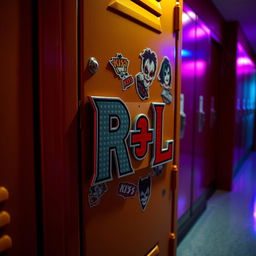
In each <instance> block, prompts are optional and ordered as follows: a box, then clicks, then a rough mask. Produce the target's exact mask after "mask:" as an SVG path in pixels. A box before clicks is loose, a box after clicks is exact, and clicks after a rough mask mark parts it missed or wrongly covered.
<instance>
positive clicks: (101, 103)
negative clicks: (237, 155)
mask: <svg viewBox="0 0 256 256" xmlns="http://www.w3.org/2000/svg"><path fill="white" fill-rule="evenodd" d="M176 4H177V1H174V0H162V1H156V0H137V1H129V0H113V1H109V0H102V1H94V0H83V1H81V6H80V7H81V8H80V19H81V20H80V28H81V29H80V57H81V65H80V68H81V69H80V80H81V83H80V87H81V88H80V98H81V106H82V115H81V129H82V136H81V145H82V155H81V161H82V195H83V196H82V199H83V200H82V204H83V205H82V209H83V212H82V217H83V218H84V222H83V223H84V224H83V225H84V226H83V231H84V232H83V234H84V236H83V241H82V243H83V245H84V255H90V256H102V255H112V256H114V255H116V256H120V255H122V256H126V255H127V256H128V255H129V256H130V255H133V256H136V255H138V256H142V255H171V254H172V253H173V252H172V250H173V248H169V242H170V237H171V238H172V239H173V238H175V234H173V232H174V227H173V225H171V223H172V221H171V220H173V219H174V218H175V212H174V208H175V207H174V206H173V205H174V203H173V202H175V198H173V193H172V189H171V184H172V181H173V180H172V179H171V177H172V174H171V171H172V169H173V165H174V164H175V161H176V160H175V159H177V152H176V147H177V138H175V136H176V135H175V134H176V130H177V129H176V130H175V122H174V120H175V115H176V114H177V113H178V111H177V108H176V107H177V106H178V97H177V94H178V86H177V80H178V79H177V77H178V76H177V73H176V66H177V63H176V59H175V56H176V55H177V54H175V50H177V49H175V47H176V45H178V44H177V38H176V37H175V33H174V24H173V20H174V17H173V15H174V9H175V6H176ZM176 10H177V9H176ZM176 116H177V115H176ZM170 247H172V246H170Z"/></svg>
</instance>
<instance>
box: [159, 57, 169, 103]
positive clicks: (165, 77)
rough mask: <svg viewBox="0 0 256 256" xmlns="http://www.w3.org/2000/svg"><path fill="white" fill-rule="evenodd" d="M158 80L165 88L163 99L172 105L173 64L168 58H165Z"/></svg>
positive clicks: (162, 94)
mask: <svg viewBox="0 0 256 256" xmlns="http://www.w3.org/2000/svg"><path fill="white" fill-rule="evenodd" d="M158 80H159V82H160V84H161V86H162V87H163V90H162V93H161V96H162V98H163V101H164V103H166V104H170V103H171V102H172V94H171V81H172V68H171V63H170V61H169V59H168V57H167V56H164V58H163V60H162V62H161V66H160V71H159V74H158Z"/></svg>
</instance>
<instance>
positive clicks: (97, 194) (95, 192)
mask: <svg viewBox="0 0 256 256" xmlns="http://www.w3.org/2000/svg"><path fill="white" fill-rule="evenodd" d="M107 191H108V187H107V185H106V184H105V183H102V184H99V185H95V186H92V187H90V190H89V194H88V203H89V206H90V207H94V206H96V205H98V204H99V203H100V198H101V197H102V196H103V195H104V194H105V193H106V192H107Z"/></svg>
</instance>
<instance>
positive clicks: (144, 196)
mask: <svg viewBox="0 0 256 256" xmlns="http://www.w3.org/2000/svg"><path fill="white" fill-rule="evenodd" d="M151 183H152V181H151V176H147V177H145V178H140V179H139V184H138V191H139V200H140V208H141V210H142V211H144V210H145V209H146V207H147V205H148V201H149V198H150V195H151Z"/></svg>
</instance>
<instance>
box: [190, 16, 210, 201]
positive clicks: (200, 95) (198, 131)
mask: <svg viewBox="0 0 256 256" xmlns="http://www.w3.org/2000/svg"><path fill="white" fill-rule="evenodd" d="M209 39H210V38H209V29H208V28H207V27H206V26H205V25H204V24H203V23H202V22H201V21H200V20H199V19H198V21H197V28H196V60H195V70H196V77H195V80H196V89H195V90H196V95H195V115H196V116H195V121H196V124H195V133H194V136H195V141H194V165H193V167H194V169H193V202H195V201H196V200H197V199H199V198H200V196H202V195H203V193H204V192H205V177H206V172H207V168H208V166H207V150H206V148H207V144H206V143H207V133H208V131H207V125H206V120H209V112H208V111H207V109H209V106H208V104H209V102H210V99H209V96H208V90H209V88H208V87H207V84H208V70H207V68H208V64H209V56H210V53H209V43H210V41H209Z"/></svg>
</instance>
